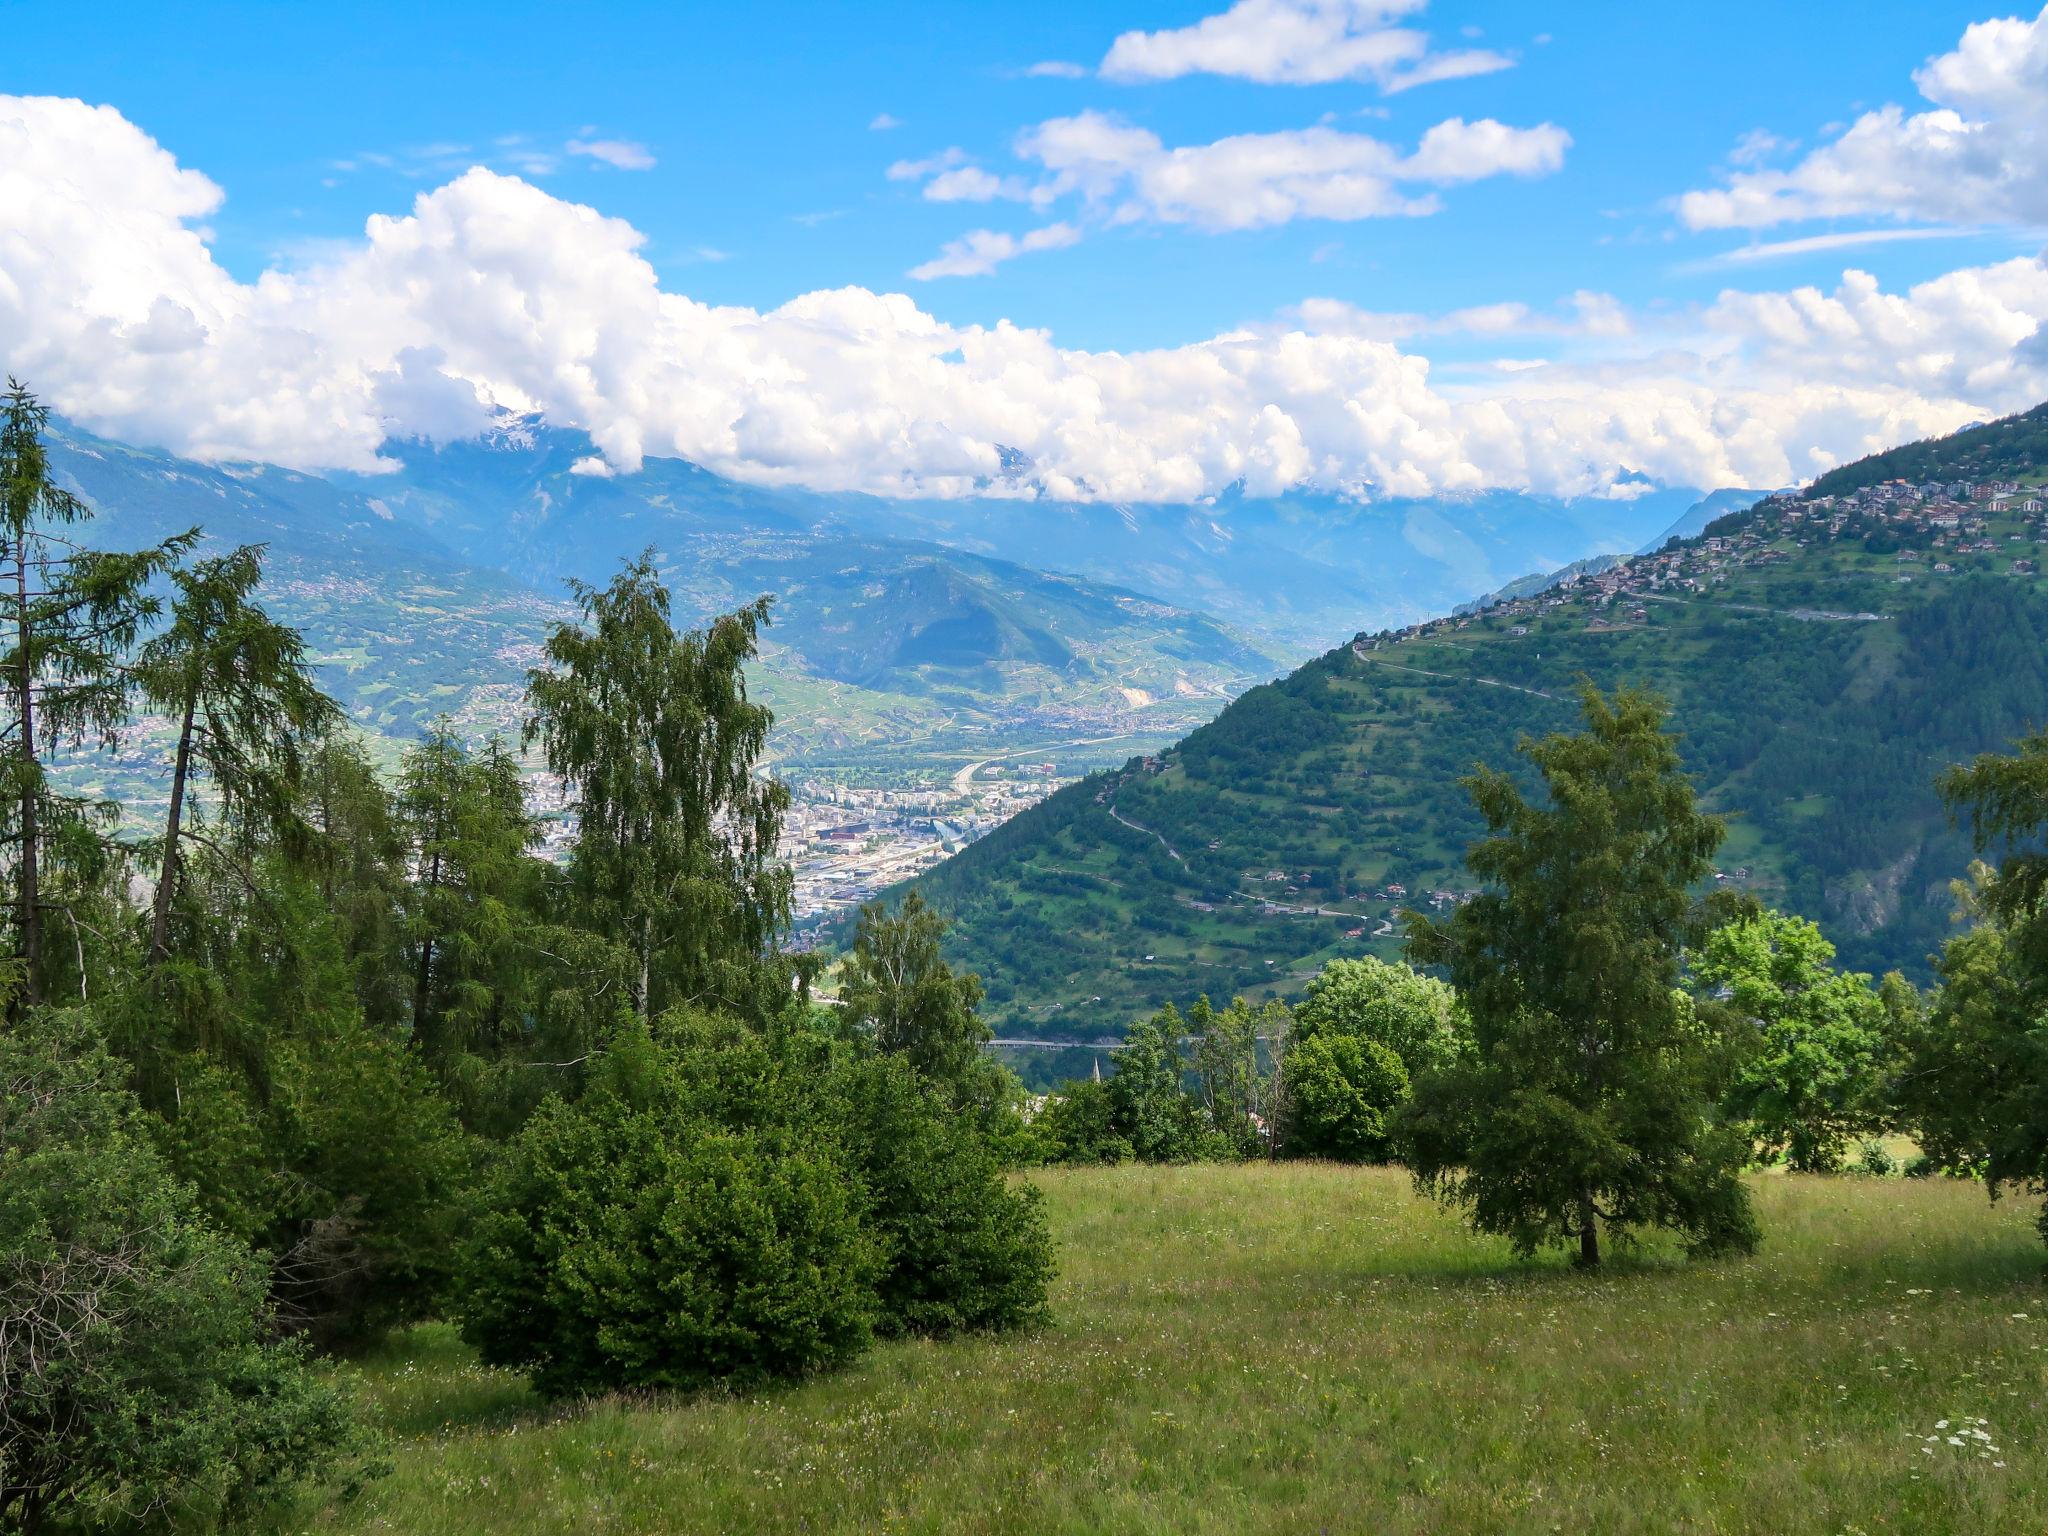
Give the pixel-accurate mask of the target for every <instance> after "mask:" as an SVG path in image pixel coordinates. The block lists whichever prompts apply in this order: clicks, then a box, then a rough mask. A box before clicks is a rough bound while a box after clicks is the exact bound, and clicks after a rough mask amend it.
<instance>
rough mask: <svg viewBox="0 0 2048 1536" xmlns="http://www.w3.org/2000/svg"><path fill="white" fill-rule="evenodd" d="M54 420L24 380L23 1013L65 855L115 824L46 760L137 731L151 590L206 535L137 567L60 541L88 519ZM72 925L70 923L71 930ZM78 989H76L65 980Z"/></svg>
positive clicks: (36, 982) (19, 652)
mask: <svg viewBox="0 0 2048 1536" xmlns="http://www.w3.org/2000/svg"><path fill="white" fill-rule="evenodd" d="M49 415H50V413H49V409H48V407H46V406H44V405H43V404H42V403H41V402H40V401H38V400H37V399H36V398H35V396H34V395H32V394H31V393H30V392H29V391H28V389H27V388H26V387H24V386H23V385H22V384H20V383H19V382H17V381H16V380H14V379H11V378H10V379H9V380H8V381H7V390H6V393H5V394H4V395H0V687H4V688H5V690H6V700H7V703H6V718H5V727H6V728H5V730H4V732H0V843H4V844H5V845H6V846H7V848H8V859H7V876H8V887H9V899H8V901H7V907H8V911H9V921H10V922H11V923H12V924H13V926H14V931H15V938H16V944H17V953H18V955H19V957H20V959H21V962H22V971H21V976H20V985H19V987H18V988H17V989H16V994H15V1007H16V1008H17V1010H18V1009H19V1008H21V1007H23V1006H28V1005H33V1004H34V1003H36V1002H38V1001H40V1000H41V999H42V998H43V997H45V996H46V995H49V994H50V992H51V990H52V989H51V985H50V984H51V982H52V981H53V979H54V978H53V977H52V975H51V964H50V961H49V958H48V957H47V955H46V953H45V943H44V939H45V930H46V929H47V927H48V926H49V923H50V919H51V917H52V915H53V910H54V909H55V908H56V906H57V905H58V902H57V901H55V900H53V899H52V898H53V896H57V897H59V899H61V894H60V893H59V892H56V891H53V890H50V889H46V888H45V887H46V885H55V884H56V883H57V880H58V878H59V877H60V868H59V867H52V860H53V858H55V857H56V856H59V855H62V854H65V853H69V854H70V855H72V857H73V859H74V860H75V859H76V858H78V857H79V856H81V855H82V856H83V857H84V858H85V859H87V860H89V861H91V862H93V863H98V862H99V861H100V860H101V858H102V857H103V855H104V853H105V849H106V844H107V843H108V841H109V840H110V839H111V836H112V832H113V824H114V822H115V820H116V812H115V811H114V808H113V807H110V806H107V805H104V804H94V803H91V802H89V801H86V800H84V799H81V798H80V797H77V796H73V795H66V794H63V793H61V792H59V790H58V789H57V787H56V786H55V785H54V784H53V783H52V782H51V780H50V777H49V774H48V771H47V770H48V762H49V754H50V753H51V751H52V750H54V749H59V748H63V747H66V746H71V747H81V746H87V745H92V746H100V747H106V746H111V745H112V744H113V743H114V742H115V741H117V740H118V738H119V736H120V734H121V730H122V728H123V727H124V726H125V725H126V723H127V715H128V694H129V677H128V675H127V672H126V669H125V666H124V663H125V662H126V661H127V659H128V656H129V652H130V650H131V649H132V647H133V646H134V644H135V641H136V638H137V636H138V635H139V634H141V633H142V631H143V629H144V628H145V626H146V625H147V624H148V623H149V622H150V621H151V620H152V619H153V618H154V617H155V615H156V613H157V611H158V608H159V607H160V600H159V599H158V598H157V596H156V595H155V594H154V592H153V591H152V590H151V583H152V582H153V580H154V579H155V578H156V577H157V576H158V575H159V574H161V573H162V571H163V570H164V569H165V568H166V567H167V566H168V565H170V564H171V562H173V561H174V560H176V559H177V557H178V556H180V555H181V554H183V553H184V552H185V551H186V550H187V549H189V548H190V547H191V545H192V542H193V540H194V539H195V538H196V537H197V531H196V530H195V531H194V532H192V533H187V534H181V535H178V536H177V537H175V538H171V539H167V540H165V541H164V542H163V543H161V544H159V545H157V546H155V547H154V548H151V549H145V550H142V551H139V552H137V553H133V554H125V553H115V552H112V551H107V550H94V549H88V548H81V547H80V546H79V545H78V544H77V543H75V542H74V541H73V540H72V539H70V538H68V537H66V536H65V535H63V534H60V533H59V532H58V531H57V530H58V529H60V528H68V527H71V526H72V525H75V524H77V523H79V522H82V521H84V520H85V519H87V518H90V517H91V516H92V512H91V509H90V508H88V507H87V506H86V505H85V503H84V502H82V501H80V500H79V499H78V498H77V497H76V496H74V495H72V494H71V493H70V492H69V491H67V490H65V489H64V488H63V487H62V486H60V485H58V484H57V483H56V480H55V479H54V478H53V476H52V474H51V470H50V461H49V453H48V450H47V447H46V445H45V443H44V441H43V435H44V431H45V429H46V427H47V425H48V422H49ZM75 921H76V918H75V914H74V915H73V922H74V924H75ZM69 979H70V980H72V981H74V982H75V981H77V979H78V978H76V977H72V978H69Z"/></svg>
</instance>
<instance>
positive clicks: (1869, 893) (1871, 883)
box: [1826, 847, 1920, 934]
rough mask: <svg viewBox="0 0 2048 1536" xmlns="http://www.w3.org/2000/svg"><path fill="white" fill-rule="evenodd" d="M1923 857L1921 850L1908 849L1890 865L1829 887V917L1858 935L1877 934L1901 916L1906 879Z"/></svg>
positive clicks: (1827, 899)
mask: <svg viewBox="0 0 2048 1536" xmlns="http://www.w3.org/2000/svg"><path fill="white" fill-rule="evenodd" d="M1919 860H1920V850H1919V849H1918V848H1917V847H1915V848H1909V849H1907V850H1906V851H1905V852H1904V853H1902V854H1901V855H1899V857H1898V858H1896V859H1894V860H1893V861H1892V862H1891V863H1890V864H1887V865H1886V866H1885V867H1884V868H1882V869H1878V870H1871V871H1866V872H1863V873H1860V874H1857V875H1855V876H1852V877H1851V878H1850V879H1847V880H1843V881H1839V882H1837V883H1835V884H1832V885H1830V886H1829V887H1828V888H1827V896H1826V902H1827V911H1828V916H1829V917H1830V918H1832V919H1833V920H1834V921H1835V922H1836V923H1838V924H1839V925H1840V926H1842V927H1844V928H1847V929H1850V930H1852V931H1853V932H1855V933H1859V934H1870V933H1875V932H1876V931H1877V930H1878V929H1880V928H1884V927H1887V926H1888V925H1890V923H1891V922H1892V920H1893V919H1894V918H1896V917H1897V916H1898V915H1899V902H1900V898H1901V896H1902V895H1903V894H1904V892H1905V889H1906V878H1907V876H1909V875H1911V874H1912V872H1913V866H1914V865H1915V864H1917V863H1918V862H1919Z"/></svg>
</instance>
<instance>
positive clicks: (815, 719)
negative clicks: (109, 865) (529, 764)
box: [57, 416, 1699, 766]
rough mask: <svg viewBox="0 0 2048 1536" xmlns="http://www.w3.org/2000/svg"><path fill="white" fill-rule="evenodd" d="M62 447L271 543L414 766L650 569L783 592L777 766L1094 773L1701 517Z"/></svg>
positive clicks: (75, 468) (173, 513)
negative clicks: (1542, 578)
mask: <svg viewBox="0 0 2048 1536" xmlns="http://www.w3.org/2000/svg"><path fill="white" fill-rule="evenodd" d="M57 446H58V461H59V467H60V469H63V470H65V471H66V472H68V473H71V474H73V475H74V477H75V478H76V479H77V481H78V482H79V484H80V487H81V489H83V490H84V491H85V493H86V494H87V496H88V499H89V500H91V501H93V502H94V503H95V504H97V505H99V506H101V507H103V508H104V509H105V510H106V515H107V518H108V520H109V523H110V524H111V525H112V527H128V528H132V529H134V530H135V532H136V536H138V537H140V536H144V535H147V534H148V533H150V531H151V530H158V531H165V530H168V529H169V528H170V527H171V526H172V525H173V524H177V525H179V526H182V525H184V524H186V523H190V522H198V523H203V524H205V525H206V527H207V529H208V532H209V535H210V536H212V537H215V538H217V539H219V540H220V541H222V542H231V541H241V540H246V539H262V540H265V541H267V542H269V543H270V544H271V545H272V546H273V557H272V558H273V567H274V570H275V572H276V573H277V575H278V576H279V577H280V578H286V577H289V581H288V582H287V583H286V584H285V585H283V586H281V587H280V588H279V594H280V595H279V606H280V611H281V612H282V613H283V614H284V615H285V616H286V617H288V618H291V619H293V620H294V622H303V623H304V624H305V625H306V626H307V627H308V631H309V634H311V635H312V636H313V638H314V640H315V642H316V644H317V646H318V647H319V651H320V654H321V655H322V657H323V658H324V660H323V665H324V666H325V667H326V669H327V671H326V675H327V676H328V678H329V680H330V683H331V685H332V686H333V687H334V688H335V689H336V690H337V692H338V693H339V694H340V695H341V696H342V697H343V698H344V702H345V703H347V705H348V707H349V708H350V711H351V713H352V714H353V715H354V716H355V717H356V718H357V719H358V720H360V721H361V722H362V723H363V724H364V725H365V726H366V727H368V728H369V729H372V730H373V731H377V732H380V733H383V734H385V735H389V736H392V737H394V738H396V739H403V738H404V737H406V736H408V735H411V734H416V733H417V732H418V731H419V730H420V729H422V728H423V727H424V725H425V724H426V723H427V722H428V721H430V720H432V719H433V718H435V717H436V716H437V715H439V714H442V713H448V714H451V715H453V716H454V717H455V718H456V720H457V723H458V724H459V725H463V726H465V727H473V728H478V729H481V728H484V727H485V726H495V727H498V728H508V727H510V726H512V725H515V724H516V719H517V712H516V697H517V691H518V686H519V683H520V682H521V680H522V678H523V673H524V669H525V667H526V666H527V665H529V664H530V663H531V661H532V659H533V657H534V655H535V654H537V652H536V647H537V645H538V642H539V640H540V638H541V636H542V635H543V634H544V632H545V628H546V625H547V624H548V623H549V622H551V621H552V620H553V619H555V618H557V617H559V616H560V615H561V614H562V613H563V612H564V611H565V609H564V607H563V600H564V596H565V594H564V589H563V582H564V580H565V579H568V578H573V579H577V580H582V581H590V582H600V581H603V580H604V579H606V578H607V577H608V576H609V575H610V573H611V572H612V571H614V570H616V569H617V566H618V562H619V560H620V559H621V558H623V557H626V556H629V555H632V554H636V553H638V552H639V551H640V550H641V549H643V548H648V547H652V548H654V549H655V550H656V551H657V552H658V558H659V560H660V563H661V565H662V569H663V573H664V576H665V577H666V578H667V579H668V580H669V581H670V583H671V584H672V586H673V588H674V589H675V591H676V594H677V600H678V603H679V608H680V613H681V616H682V617H684V618H685V619H688V620H696V619H701V618H703V617H705V616H708V615H709V614H711V613H713V612H716V611H719V610H722V609H726V608H729V607H731V606H733V605H734V604H736V603H740V602H745V601H748V600H751V599H752V598H754V597H756V596H758V595H761V594H763V593H773V594H775V595H776V597H777V604H776V613H775V623H774V624H773V626H772V627H771V629H770V630H769V632H768V635H767V639H766V645H765V649H764V658H763V666H762V668H761V673H760V679H759V685H760V686H761V688H762V689H763V691H764V695H765V696H766V697H767V698H768V699H769V701H770V702H771V704H773V705H774V706H775V707H776V708H777V712H778V716H779V717H780V722H781V723H780V726H779V728H778V732H777V737H776V742H777V747H776V750H777V751H778V753H782V754H787V755H788V756H790V757H795V758H801V759H803V760H806V761H812V762H818V763H823V762H827V761H830V762H835V763H840V764H845V765H858V764H860V763H863V762H865V763H869V764H870V765H872V764H873V763H876V762H879V761H881V760H883V759H888V758H890V757H891V756H892V754H894V755H899V756H900V753H901V752H905V751H908V752H913V753H922V754H925V755H926V756H930V755H931V754H938V755H940V756H944V755H947V754H952V755H954V756H963V755H972V754H975V753H977V752H985V751H986V750H988V749H989V748H990V747H991V745H992V744H997V743H1000V744H1009V745H1023V744H1033V745H1035V744H1037V743H1040V742H1043V743H1045V744H1046V745H1047V746H1048V747H1049V748H1058V747H1059V746H1060V744H1061V743H1069V744H1072V745H1073V751H1074V752H1076V753H1079V754H1081V755H1080V757H1079V758H1078V759H1076V758H1074V757H1072V756H1067V757H1062V756H1061V753H1060V752H1058V751H1053V752H1051V753H1050V755H1052V756H1054V757H1055V758H1060V760H1062V761H1067V762H1077V763H1078V765H1081V766H1092V765H1093V764H1098V763H1100V762H1103V761H1109V760H1113V756H1112V755H1113V754H1116V753H1118V752H1120V751H1122V752H1128V751H1129V750H1134V749H1136V748H1137V747H1139V746H1141V745H1144V746H1156V745H1163V744H1164V743H1166V742H1169V741H1171V740H1173V739H1174V738H1176V737H1177V736H1179V735H1181V734H1183V733H1185V732H1186V731H1187V730H1189V729H1191V728H1192V727H1193V726H1195V725H1197V724H1199V723H1200V722H1201V721H1203V720H1204V719H1207V718H1208V717H1209V716H1210V715H1212V714H1213V713H1214V711H1215V710H1216V709H1217V708H1218V707H1220V705H1221V704H1222V703H1223V702H1224V701H1226V700H1227V699H1228V698H1230V697H1232V696H1234V695H1235V694H1237V693H1239V692H1241V691H1242V690H1243V689H1244V688H1246V687H1248V686H1251V685H1252V684H1254V683H1256V682H1259V681H1261V680H1263V679H1265V678H1269V677H1271V676H1274V675H1275V674H1276V673H1278V672H1279V671H1281V670H1283V669H1284V667H1285V665H1286V664H1287V662H1288V661H1289V660H1291V659H1293V658H1296V657H1299V656H1300V655H1302V654H1303V653H1304V652H1307V651H1310V650H1312V649H1314V648H1316V647H1319V646H1321V645H1325V644H1328V643H1329V642H1330V641H1331V640H1332V639H1334V638H1336V637H1338V636H1341V635H1343V634H1348V633H1351V632H1353V631H1355V630H1356V629H1357V628H1358V627H1360V626H1361V625H1376V624H1387V623H1400V622H1407V621H1412V620H1414V619H1416V618H1420V617H1423V616H1426V615H1427V614H1428V613H1430V612H1436V611H1441V610H1442V609H1443V608H1445V607H1448V606H1449V605H1450V604H1451V603H1452V602H1455V601H1458V600H1461V599H1464V598H1466V597H1468V596H1470V595H1471V594H1472V593H1473V592H1476V591H1484V590H1486V589H1487V588H1488V587H1489V586H1492V585H1497V584H1498V573H1500V572H1502V571H1503V570H1505V571H1514V570H1523V569H1528V568H1529V567H1530V566H1531V565H1550V564H1556V563H1557V562H1558V561H1560V560H1576V559H1579V558H1582V557H1584V556H1585V555H1587V553H1588V552H1589V551H1593V552H1603V553H1616V552H1620V551H1624V550H1627V549H1632V548H1635V547H1637V546H1639V545H1640V544H1641V543H1642V542H1643V541H1644V539H1646V538H1649V537H1651V536H1652V535H1654V534H1655V533H1656V532H1657V531H1658V530H1659V529H1661V528H1664V527H1668V526H1669V525H1670V522H1671V519H1672V518H1673V517H1674V516H1676V515H1678V514H1679V513H1681V512H1682V511H1683V510H1684V509H1686V508H1688V507H1691V506H1693V505H1694V504H1696V503H1697V501H1698V500H1699V494H1698V493H1697V492H1695V491H1691V490H1686V489H1683V488H1671V487H1656V486H1651V485H1649V484H1648V483H1647V482H1641V481H1640V480H1638V483H1636V484H1633V485H1632V486H1631V487H1630V488H1629V489H1630V491H1631V493H1632V494H1631V495H1630V496H1629V497H1628V498H1626V499H1623V500H1618V501H1608V500H1603V499H1598V498H1587V499H1581V500H1579V501H1562V500H1558V499H1555V498H1543V497H1533V496H1527V495H1522V494H1520V493H1514V492H1489V493H1484V494H1477V495H1470V496H1460V497H1449V498H1439V499H1433V500H1430V499H1407V500H1402V499H1395V500H1389V501H1381V502H1372V503H1364V502H1358V501H1355V500H1351V499H1349V498H1346V497H1343V496H1338V495H1333V494H1329V493H1325V492H1320V491H1315V490H1310V489H1302V490H1298V491H1296V492H1294V493H1292V494H1290V495H1288V496H1285V497H1281V498H1277V499H1274V500H1258V499H1253V498H1247V497H1245V496H1244V495H1243V494H1242V492H1241V490H1240V489H1236V488H1233V490H1231V491H1230V492H1228V493H1226V494H1225V495H1223V496H1220V497H1217V498H1213V499H1210V500H1208V501H1204V502H1201V503H1195V504H1188V505H1124V504H1109V503H1083V502H1074V503H1069V502H1054V501H1046V500H1032V499H1027V498H1026V496H1025V495H1024V494H1023V492H1025V491H1026V490H1028V483H1027V482H1028V476H1029V472H1030V467H1029V464H1028V461H1026V460H1024V459H1023V458H1022V457H1021V456H1019V457H1016V458H1015V460H1014V462H1013V463H1012V464H1011V465H1010V468H1009V470H1008V471H1007V472H1006V473H1007V475H1008V477H1009V478H1008V479H1006V480H1005V481H1003V482H1002V483H999V484H997V485H995V486H993V487H992V488H991V489H992V494H989V495H986V496H980V497H971V498H966V499H963V500H955V501H936V500H934V501H916V500H901V499H897V500H889V499H883V498H876V497H870V496H862V495H854V494H829V493H817V492H811V491H805V490H796V489H780V488H775V487H764V486H759V485H754V484H749V483H741V482H738V481H734V480H730V479H727V478H724V477H722V476H719V475H716V474H713V473H711V472H710V471H707V470H705V469H703V468H701V467H700V466H697V465H694V464H691V463H688V462H686V461H684V460H680V459H664V458H659V457H654V458H649V459H647V460H646V461H645V462H644V464H643V466H642V467H641V468H640V469H639V470H638V471H636V472H634V473H631V474H625V473H614V472H612V471H611V470H610V469H609V467H608V466H607V465H606V464H605V462H604V460H603V459H602V457H601V456H600V455H599V454H598V453H597V450H596V447H595V444H594V443H593V442H592V441H591V439H590V438H589V437H588V436H587V435H586V434H584V433H582V432H579V431H573V430H568V429H563V428H558V427H555V426H552V425H550V424H549V423H547V422H546V421H544V420H542V419H541V418H539V417H536V416H506V417H504V418H503V419H501V420H500V421H499V422H498V424H497V425H496V426H495V427H494V428H493V429H492V430H491V431H489V432H487V433H485V434H484V435H482V436H481V437H478V438H475V439H471V440H467V441H462V442H456V443H450V444H445V445H441V446H435V445H432V444H429V443H425V442H419V441H395V442H392V443H389V444H387V445H386V447H385V450H384V457H385V458H386V459H387V460H388V461H390V462H391V463H392V465H393V466H394V467H393V469H392V470H391V471H390V472H387V473H381V474H341V473H337V474H329V475H310V474H302V473H298V472H294V471H288V470H283V469H279V468H276V467H274V466H264V465H240V464H231V465H206V464H198V463H194V462H191V461H186V460H182V459H178V458H176V457H175V456H173V455H169V454H164V453H158V452H153V451H150V450H145V449H137V448H132V447H128V446H126V445H122V444H118V443H113V442H110V441H107V440H104V439H99V438H96V437H94V436H93V435H92V434H90V433H85V432H82V431H79V430H77V429H75V428H70V427H67V428H65V429H64V430H63V432H62V433H61V434H60V437H59V441H58V445H57ZM420 628H424V629H427V630H430V631H431V632H430V633H416V632H415V631H416V630H417V629H420ZM1084 743H1086V744H1087V745H1086V746H1085V748H1084V746H1083V745H1082V744H1084ZM785 760H787V759H785Z"/></svg>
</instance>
